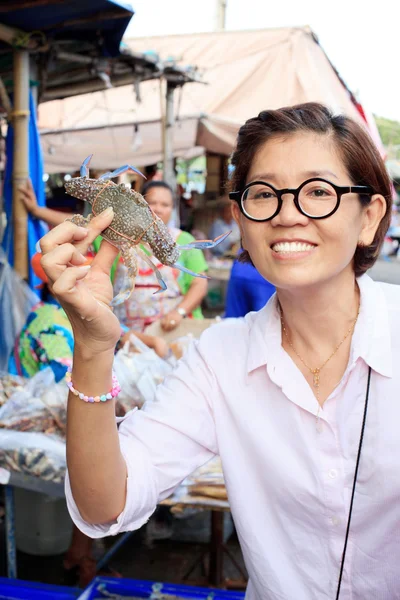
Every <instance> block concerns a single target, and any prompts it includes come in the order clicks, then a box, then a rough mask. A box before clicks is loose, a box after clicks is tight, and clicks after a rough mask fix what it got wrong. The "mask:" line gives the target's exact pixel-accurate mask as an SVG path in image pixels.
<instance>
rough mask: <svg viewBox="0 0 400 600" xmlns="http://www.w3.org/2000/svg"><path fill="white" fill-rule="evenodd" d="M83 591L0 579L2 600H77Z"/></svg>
mask: <svg viewBox="0 0 400 600" xmlns="http://www.w3.org/2000/svg"><path fill="white" fill-rule="evenodd" d="M81 592H82V590H78V589H74V588H69V587H64V586H58V585H47V584H44V583H34V582H30V581H20V580H19V579H7V578H5V577H0V600H77V598H78V597H79V595H80V594H81Z"/></svg>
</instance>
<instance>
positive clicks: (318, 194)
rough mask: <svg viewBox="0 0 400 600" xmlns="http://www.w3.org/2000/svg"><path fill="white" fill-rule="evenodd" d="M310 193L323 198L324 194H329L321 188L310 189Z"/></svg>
mask: <svg viewBox="0 0 400 600" xmlns="http://www.w3.org/2000/svg"><path fill="white" fill-rule="evenodd" d="M310 193H311V196H314V197H315V198H323V197H324V196H330V194H329V191H328V190H324V189H323V188H318V189H317V190H312V191H311V192H310Z"/></svg>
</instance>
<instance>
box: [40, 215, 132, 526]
mask: <svg viewBox="0 0 400 600" xmlns="http://www.w3.org/2000/svg"><path fill="white" fill-rule="evenodd" d="M112 217H113V213H112V210H111V212H109V213H103V214H102V215H99V216H98V217H96V218H95V219H93V220H92V222H91V223H90V225H89V229H84V228H82V227H78V226H76V225H74V224H73V223H70V222H65V223H63V224H62V225H59V226H58V227H55V228H54V229H53V230H52V231H50V233H48V234H47V235H46V236H45V237H44V238H42V240H41V242H40V245H41V248H42V252H43V254H44V256H43V258H42V266H43V268H44V270H45V272H46V274H47V276H48V278H49V281H50V285H51V288H52V292H53V293H54V295H55V296H56V297H57V299H58V300H59V302H60V304H61V305H62V306H63V308H64V309H65V311H66V313H67V315H68V318H69V320H70V321H71V324H72V328H73V333H74V342H75V347H74V358H73V370H72V382H73V385H74V386H75V388H76V389H77V390H79V391H80V392H82V393H84V394H86V395H88V396H92V397H95V396H97V395H102V394H105V393H107V392H108V391H109V390H110V389H111V386H112V364H113V357H114V348H115V344H116V343H117V341H118V338H119V335H120V326H119V323H118V319H117V318H116V317H115V316H114V314H113V313H112V311H111V310H110V308H109V306H108V305H109V303H110V301H111V299H112V284H111V281H110V275H109V273H110V268H111V265H112V263H113V261H114V258H115V256H116V254H117V250H116V249H115V248H114V247H113V246H111V245H109V244H107V243H103V244H102V246H101V249H100V251H99V253H98V254H97V256H96V258H95V259H94V261H93V262H92V264H91V267H87V266H85V267H82V266H80V265H82V263H83V262H84V261H85V257H84V255H85V254H86V251H87V248H88V246H89V244H90V243H91V242H92V241H93V240H94V239H95V237H96V236H97V235H99V233H100V232H101V231H102V230H103V229H104V228H105V227H107V226H108V225H109V224H110V222H111V220H112ZM67 463H68V470H69V477H70V482H71V489H72V493H73V496H74V499H75V501H76V504H77V506H78V509H79V512H80V514H81V515H82V517H83V518H84V519H85V520H86V521H87V522H89V523H106V522H109V521H112V520H113V519H115V518H116V517H117V516H118V515H119V514H120V512H121V511H122V509H123V507H124V505H125V495H126V465H125V461H124V459H123V457H122V454H121V451H120V447H119V441H118V431H117V427H116V423H115V407H114V401H113V400H109V401H107V402H99V403H86V402H84V401H82V400H81V399H80V398H79V397H77V396H75V395H74V394H72V393H70V394H69V398H68V421H67Z"/></svg>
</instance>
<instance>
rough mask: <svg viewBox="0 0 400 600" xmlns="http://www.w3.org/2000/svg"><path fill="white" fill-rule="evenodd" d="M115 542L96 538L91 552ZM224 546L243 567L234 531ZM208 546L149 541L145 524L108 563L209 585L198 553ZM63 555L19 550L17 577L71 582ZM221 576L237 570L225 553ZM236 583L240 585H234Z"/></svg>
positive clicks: (0, 565)
mask: <svg viewBox="0 0 400 600" xmlns="http://www.w3.org/2000/svg"><path fill="white" fill-rule="evenodd" d="M113 542H115V538H106V540H98V541H96V542H95V548H94V556H95V558H99V557H101V556H102V554H104V552H105V551H107V550H108V548H109V547H110V546H111V545H112V543H113ZM227 547H228V549H229V551H230V553H231V554H232V555H233V557H234V559H235V560H236V561H237V562H238V563H239V565H240V566H241V567H242V568H243V570H245V567H244V563H243V558H242V554H241V551H240V547H239V544H238V541H237V538H236V535H235V534H234V533H233V534H232V535H231V536H230V538H229V540H228V541H227ZM206 549H207V544H205V543H198V542H197V543H194V542H181V541H175V540H171V539H165V540H155V541H153V542H151V543H149V541H148V536H147V535H146V532H145V528H142V530H140V531H138V532H135V533H133V534H132V535H131V537H130V538H129V539H128V540H127V542H126V543H125V544H124V545H123V547H122V548H121V549H120V550H119V551H118V553H117V554H115V556H114V557H113V558H112V559H111V561H110V567H111V568H112V569H113V570H115V571H117V572H118V573H119V574H120V575H121V576H122V577H127V578H130V579H144V580H151V581H161V582H169V583H186V584H189V585H190V584H193V585H204V586H205V587H208V586H209V585H208V583H207V580H206V578H205V577H204V570H203V568H202V564H201V561H198V559H199V557H200V556H201V555H202V553H204V551H205V550H206ZM62 558H63V555H57V556H46V557H43V556H33V555H28V554H25V553H23V552H18V555H17V561H18V562H17V565H18V578H19V579H24V580H30V581H40V582H42V583H52V584H57V585H74V584H75V581H74V580H73V579H71V577H70V576H69V575H67V574H66V573H65V571H64V570H63V567H62ZM195 563H197V566H196V567H195V569H194V570H193V572H192V573H191V575H190V576H189V578H188V579H186V580H185V581H182V579H183V577H184V576H185V574H186V573H187V572H188V571H189V570H190V569H191V567H192V566H193V565H194V564H195ZM6 574H7V573H6V559H5V536H4V521H2V522H1V524H0V576H4V577H5V576H6ZM224 577H225V578H226V579H227V580H236V581H237V580H238V579H239V578H240V573H239V572H238V570H237V569H236V568H235V567H234V565H233V563H232V562H231V560H230V559H229V558H228V557H225V558H224ZM234 587H238V589H240V586H233V588H234Z"/></svg>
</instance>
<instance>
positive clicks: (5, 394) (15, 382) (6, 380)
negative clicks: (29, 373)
mask: <svg viewBox="0 0 400 600" xmlns="http://www.w3.org/2000/svg"><path fill="white" fill-rule="evenodd" d="M26 382H27V380H26V379H24V377H19V375H10V374H9V373H1V374H0V406H3V404H5V402H7V400H8V399H9V398H11V396H12V395H13V394H14V392H20V391H21V390H22V389H23V388H24V386H25V384H26Z"/></svg>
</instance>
